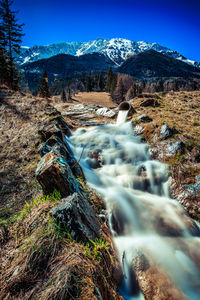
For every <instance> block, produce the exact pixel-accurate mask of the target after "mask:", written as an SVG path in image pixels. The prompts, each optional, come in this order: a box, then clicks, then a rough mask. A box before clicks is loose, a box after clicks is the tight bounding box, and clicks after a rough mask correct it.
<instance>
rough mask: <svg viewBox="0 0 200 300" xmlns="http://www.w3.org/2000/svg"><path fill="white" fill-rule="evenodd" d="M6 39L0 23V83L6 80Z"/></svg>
mask: <svg viewBox="0 0 200 300" xmlns="http://www.w3.org/2000/svg"><path fill="white" fill-rule="evenodd" d="M5 46H6V41H5V35H4V32H3V30H2V26H1V25H0V74H1V77H0V83H7V82H8V69H7V61H6V59H7V52H6V49H5Z"/></svg>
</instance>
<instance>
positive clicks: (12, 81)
mask: <svg viewBox="0 0 200 300" xmlns="http://www.w3.org/2000/svg"><path fill="white" fill-rule="evenodd" d="M12 4H13V1H12V0H1V1H0V20H1V30H2V32H3V35H4V40H5V45H4V49H5V50H7V57H6V64H7V73H8V80H7V81H8V84H9V86H10V87H11V88H12V89H15V90H16V89H18V86H19V72H18V69H17V65H16V63H15V55H16V54H20V44H21V43H22V36H23V35H24V34H23V33H22V27H23V25H24V24H18V20H17V19H16V16H15V15H16V14H17V11H12V10H11V5H12Z"/></svg>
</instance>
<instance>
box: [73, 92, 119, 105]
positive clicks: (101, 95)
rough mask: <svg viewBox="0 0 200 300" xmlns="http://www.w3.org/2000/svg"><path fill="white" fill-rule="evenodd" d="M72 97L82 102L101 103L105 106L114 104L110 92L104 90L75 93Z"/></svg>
mask: <svg viewBox="0 0 200 300" xmlns="http://www.w3.org/2000/svg"><path fill="white" fill-rule="evenodd" d="M73 99H75V100H77V101H79V102H80V103H83V104H91V105H101V106H106V107H115V106H116V104H115V103H114V102H113V101H112V98H111V96H110V94H109V93H105V92H89V93H87V92H82V93H78V94H76V95H75V96H74V97H73Z"/></svg>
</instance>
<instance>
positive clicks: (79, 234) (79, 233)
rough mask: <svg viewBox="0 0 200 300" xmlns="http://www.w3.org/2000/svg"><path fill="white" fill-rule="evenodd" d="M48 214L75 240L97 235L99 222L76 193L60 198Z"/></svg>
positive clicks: (83, 240) (92, 238)
mask: <svg viewBox="0 0 200 300" xmlns="http://www.w3.org/2000/svg"><path fill="white" fill-rule="evenodd" d="M50 214H51V216H52V217H53V218H55V219H56V221H57V222H58V223H59V224H60V226H61V227H62V228H63V229H67V230H69V232H70V234H71V236H72V237H73V239H75V240H77V241H82V242H88V241H89V240H90V239H91V240H95V239H96V238H98V237H99V230H100V224H99V221H98V219H97V217H96V215H95V211H94V209H93V208H92V206H90V205H89V204H88V202H87V201H86V200H85V199H84V198H83V197H82V196H80V195H79V194H78V193H74V194H73V195H71V196H68V197H67V198H64V199H62V202H61V203H60V204H59V205H57V206H56V207H54V208H53V209H52V210H51V211H50Z"/></svg>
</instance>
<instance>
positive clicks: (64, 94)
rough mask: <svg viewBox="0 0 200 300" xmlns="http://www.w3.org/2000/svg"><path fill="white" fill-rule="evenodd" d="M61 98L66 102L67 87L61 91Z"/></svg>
mask: <svg viewBox="0 0 200 300" xmlns="http://www.w3.org/2000/svg"><path fill="white" fill-rule="evenodd" d="M61 100H62V101H63V102H66V101H67V97H66V93H65V89H64V88H63V89H62V91H61Z"/></svg>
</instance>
